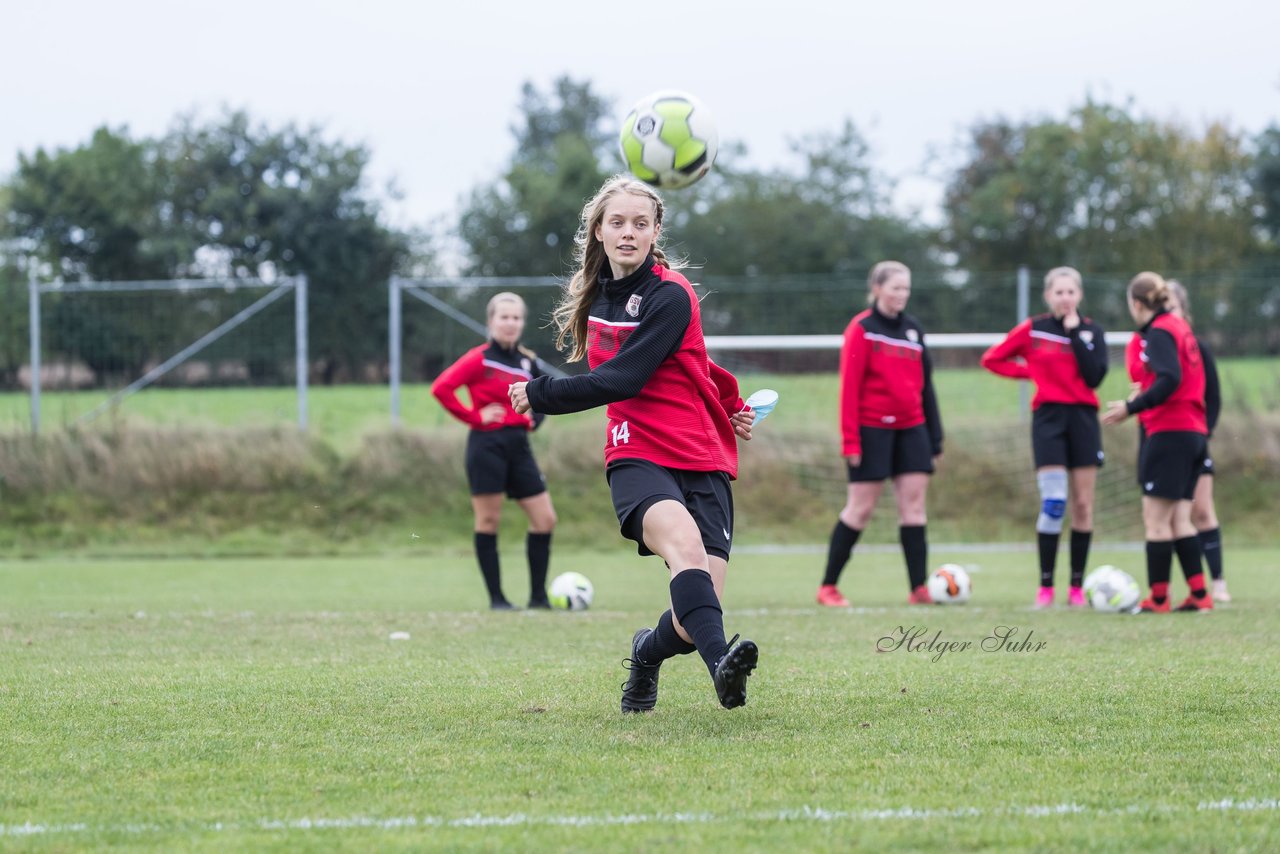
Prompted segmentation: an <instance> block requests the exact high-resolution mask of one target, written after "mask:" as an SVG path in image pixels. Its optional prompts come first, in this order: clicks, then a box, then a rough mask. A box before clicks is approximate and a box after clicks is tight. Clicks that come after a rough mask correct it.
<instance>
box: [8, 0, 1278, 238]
mask: <svg viewBox="0 0 1280 854" xmlns="http://www.w3.org/2000/svg"><path fill="white" fill-rule="evenodd" d="M0 8H2V9H3V11H0V29H2V30H3V32H4V34H5V38H4V40H3V42H4V44H3V48H2V49H0V104H2V105H3V113H2V114H0V115H3V120H2V121H0V176H7V175H9V174H11V173H12V171H13V170H14V168H15V167H16V165H17V157H18V154H19V152H27V153H30V152H32V151H34V150H35V149H36V148H37V147H40V146H44V147H47V148H49V147H74V146H75V145H78V144H81V143H83V142H85V141H87V140H88V138H89V136H90V134H91V133H92V131H93V129H94V128H96V127H98V126H100V125H103V124H107V125H110V126H112V127H113V128H118V127H121V126H127V127H128V128H129V130H130V131H131V133H132V134H133V135H134V136H135V137H139V136H146V135H152V134H160V133H162V132H164V131H165V130H166V129H167V128H168V127H169V126H170V124H171V122H172V120H173V118H174V116H175V115H177V114H178V113H180V112H187V111H193V110H194V111H196V112H197V113H198V114H199V115H201V116H202V117H205V118H213V117H216V116H218V115H219V113H220V110H221V109H222V108H223V107H224V106H227V107H232V108H244V109H247V110H248V111H249V112H250V114H251V115H252V116H253V117H254V118H255V119H256V120H259V121H265V122H266V123H268V124H270V125H272V126H273V127H278V126H280V125H282V124H284V123H286V122H296V123H298V124H301V125H312V124H319V125H320V126H322V127H323V128H324V129H325V132H326V134H327V135H329V136H330V137H334V138H339V139H342V140H343V141H345V142H348V143H363V144H365V145H367V146H368V147H369V148H370V150H371V151H372V154H373V156H372V164H371V167H372V168H371V172H372V175H371V177H372V178H373V179H374V181H375V188H376V190H377V191H378V192H379V193H381V191H382V188H383V187H384V186H385V185H386V183H387V182H388V181H392V180H394V182H395V184H396V185H397V186H398V188H399V189H400V191H401V192H402V193H403V195H404V199H403V201H402V202H399V203H393V204H390V205H389V206H388V211H389V213H390V214H391V216H392V220H393V221H394V222H395V223H396V224H397V225H427V224H428V223H429V222H430V221H432V220H435V219H437V218H443V219H444V221H445V222H446V223H451V222H452V220H453V216H452V215H453V214H454V213H455V212H456V211H457V210H458V207H459V199H460V198H461V197H462V196H464V195H465V194H466V192H467V191H468V190H469V189H470V188H472V187H474V186H475V185H476V184H478V183H481V182H488V181H490V180H492V179H493V178H494V177H496V175H497V174H498V172H499V170H500V169H501V167H502V166H503V165H504V164H505V163H506V162H507V160H508V158H509V157H510V154H511V150H512V137H511V134H510V131H509V128H510V126H511V125H512V123H513V122H514V121H515V119H516V117H517V115H518V111H517V104H518V99H519V91H520V87H521V85H522V84H523V83H524V82H525V81H526V80H529V81H532V82H534V83H535V85H537V86H538V87H539V88H540V89H542V90H543V91H547V90H548V89H549V86H550V84H551V82H552V81H553V80H554V79H555V78H557V77H559V76H561V75H566V74H567V75H569V76H571V77H572V78H574V79H575V80H589V81H591V83H592V85H593V89H594V90H595V91H596V92H597V93H598V94H600V95H603V96H605V97H608V98H611V99H613V100H614V101H615V103H616V104H617V108H618V110H619V112H625V109H626V108H627V107H628V106H629V105H630V104H631V103H632V102H634V101H636V100H638V99H639V98H640V97H641V96H643V95H645V94H647V93H648V92H650V91H652V90H655V89H662V88H676V89H685V90H688V91H690V92H693V93H695V94H697V95H698V96H699V97H700V98H701V99H702V100H703V102H704V103H705V104H706V105H707V106H708V107H709V108H710V110H711V111H712V113H713V114H714V115H715V116H716V118H717V121H718V124H719V128H720V134H721V139H722V141H723V140H729V141H740V142H743V143H745V144H746V146H747V148H748V150H749V153H750V155H751V156H750V162H751V163H752V164H753V165H756V166H787V165H790V164H791V163H792V161H791V160H790V159H789V155H788V151H789V148H788V144H789V142H790V141H792V140H795V139H796V138H798V137H800V136H802V135H806V134H810V133H818V132H831V131H835V130H836V129H837V128H838V127H839V126H840V124H841V123H842V122H843V120H844V119H845V118H851V119H853V120H854V122H855V123H856V124H857V125H858V127H859V128H860V129H861V130H862V131H863V132H864V134H865V135H866V136H867V137H868V139H869V140H870V142H871V144H872V146H873V149H874V152H875V163H876V164H877V165H878V166H879V167H880V168H881V169H883V170H884V171H887V172H889V173H890V174H892V175H893V176H894V177H896V178H897V179H898V180H899V182H900V183H899V192H898V194H897V197H896V199H895V201H896V203H897V205H898V206H899V208H900V209H903V210H907V209H910V208H913V207H914V208H921V209H923V210H924V212H925V214H926V215H929V213H930V209H931V208H932V207H933V205H934V204H935V203H936V200H937V198H938V197H939V194H940V187H939V186H938V184H937V182H936V181H935V180H932V179H930V178H928V177H927V176H926V175H925V174H924V173H923V166H924V162H925V160H926V157H927V155H928V153H929V151H930V150H938V149H941V150H946V149H947V148H948V147H950V146H953V145H954V144H955V143H956V142H957V140H959V139H960V138H961V130H962V129H963V128H964V127H965V126H967V125H969V124H970V123H972V122H973V121H974V120H975V119H978V118H992V117H995V116H997V115H1004V116H1008V117H1011V118H1027V117H1041V116H1056V117H1061V116H1063V115H1064V114H1065V113H1066V111H1067V109H1068V108H1069V107H1071V106H1074V105H1078V104H1079V103H1081V102H1082V101H1083V100H1084V98H1085V97H1086V96H1087V95H1090V94H1091V95H1092V96H1093V97H1094V98H1096V99H1103V100H1111V101H1120V102H1124V101H1128V100H1130V99H1131V100H1132V102H1133V104H1134V106H1135V107H1136V109H1137V111H1138V112H1140V113H1143V114H1146V115H1152V116H1156V117H1159V118H1166V119H1175V120H1179V121H1182V122H1185V123H1186V124H1188V125H1190V126H1192V127H1202V126H1203V125H1204V123H1205V122H1207V121H1209V120H1217V119H1221V120H1226V121H1228V122H1229V123H1230V124H1231V125H1233V126H1234V127H1237V128H1241V129H1244V130H1248V131H1250V132H1253V131H1257V130H1261V129H1262V128H1264V127H1266V126H1267V125H1269V124H1271V123H1272V122H1280V2H1277V0H1265V2H1264V0H1254V1H1253V2H1246V0H1214V2H1205V0H1199V1H1198V2H1187V3H1180V2H1177V0H1161V2H1151V0H1073V2H1069V3H1068V2H1061V3H1044V2H1036V0H972V2H968V3H956V2H954V0H949V2H931V3H913V2H901V1H900V2H897V3H866V2H860V0H775V2H768V3H764V2H756V0H738V2H723V0H711V2H699V0H685V1H684V2H679V3H675V2H667V0H657V1H656V2H643V0H641V2H632V3H616V2H615V3H607V2H603V3H590V4H588V3H583V2H577V0H535V2H486V0H425V1H424V2H410V0H403V2H389V0H359V2H357V0H348V2H333V1H332V0H307V2H300V0H254V2H248V0H220V2H218V3H198V4H197V3H189V2H182V0H113V2H105V3H104V2H101V0H95V2H85V0H66V2H58V0H49V2H30V0H13V2H6V3H5V4H4V6H3V7H0ZM197 10H198V11H197Z"/></svg>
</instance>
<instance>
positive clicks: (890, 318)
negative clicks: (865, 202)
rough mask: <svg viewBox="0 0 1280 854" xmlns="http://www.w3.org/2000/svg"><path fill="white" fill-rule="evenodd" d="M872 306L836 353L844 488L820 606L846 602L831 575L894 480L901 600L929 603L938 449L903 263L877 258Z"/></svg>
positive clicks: (926, 367)
mask: <svg viewBox="0 0 1280 854" xmlns="http://www.w3.org/2000/svg"><path fill="white" fill-rule="evenodd" d="M867 286H868V288H869V290H870V302H871V307H870V308H868V309H866V310H865V311H863V312H861V313H860V314H858V315H857V316H855V317H854V318H853V320H852V321H850V323H849V326H848V327H847V328H846V329H845V332H844V346H843V348H842V349H841V351H840V427H841V432H842V434H843V446H842V452H843V454H844V458H845V463H846V467H847V470H848V477H849V486H848V492H847V495H846V500H845V505H844V509H842V510H841V511H840V517H839V518H838V519H837V520H836V526H835V528H834V529H833V530H832V532H831V542H830V544H829V546H828V549H827V568H826V572H825V573H824V575H823V578H822V584H821V585H820V586H819V587H818V604H819V605H826V606H828V607H835V608H842V607H848V605H849V600H847V599H846V598H845V597H844V596H843V595H842V594H841V593H840V590H839V588H838V587H836V583H837V582H838V581H839V580H840V573H841V572H842V571H843V570H844V567H845V564H847V563H848V562H849V558H850V556H851V555H852V553H853V547H854V546H855V545H856V544H857V542H858V538H859V537H860V536H861V534H862V531H863V529H864V528H865V527H866V526H867V523H868V522H869V521H871V513H872V511H874V510H875V507H876V502H877V501H878V500H879V498H880V493H881V492H882V491H883V490H884V482H885V480H887V479H889V478H892V479H893V494H894V498H896V499H897V502H898V526H899V527H898V537H899V540H900V541H901V543H902V554H903V556H904V557H905V558H906V563H907V581H908V586H909V587H910V589H911V593H910V594H909V596H908V597H907V602H908V603H910V604H913V605H923V604H928V603H929V602H931V601H932V600H931V599H930V597H929V590H928V588H927V587H926V586H925V582H926V581H927V576H928V562H929V544H928V538H927V537H926V535H925V523H926V516H925V495H926V493H927V492H928V489H929V476H930V475H931V474H933V470H934V464H935V462H936V461H937V460H938V459H940V458H941V456H942V418H941V416H940V415H939V414H938V400H937V397H936V396H935V395H934V391H933V370H932V367H931V366H930V363H929V351H928V350H927V349H926V348H925V344H924V330H923V329H922V328H921V326H920V324H919V322H918V321H917V320H916V319H915V318H914V317H912V316H911V315H909V314H907V312H906V310H907V300H909V299H910V298H911V271H910V270H909V269H908V268H907V266H906V265H905V264H900V263H899V262H897V261H881V262H880V263H879V264H876V265H875V267H873V268H872V270H871V275H870V276H869V277H868V279H867Z"/></svg>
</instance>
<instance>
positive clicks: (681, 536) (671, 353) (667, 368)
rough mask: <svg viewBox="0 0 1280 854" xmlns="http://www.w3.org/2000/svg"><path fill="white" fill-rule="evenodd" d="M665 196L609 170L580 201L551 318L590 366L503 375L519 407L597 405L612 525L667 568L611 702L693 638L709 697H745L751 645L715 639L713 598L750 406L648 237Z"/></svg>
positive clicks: (643, 707) (720, 622)
mask: <svg viewBox="0 0 1280 854" xmlns="http://www.w3.org/2000/svg"><path fill="white" fill-rule="evenodd" d="M662 219H663V206H662V200H661V198H659V196H658V195H657V193H655V192H654V191H653V189H652V188H651V187H649V186H648V185H646V184H642V183H640V182H639V181H636V180H633V179H630V178H627V177H625V176H618V177H615V178H611V179H610V180H609V181H607V182H606V183H605V184H604V186H603V187H601V188H600V191H599V192H598V193H597V194H596V195H595V197H594V198H592V199H591V200H590V201H589V202H587V205H586V207H584V208H583V211H582V221H581V223H580V225H579V230H578V238H577V245H578V256H577V259H578V262H579V269H578V271H577V273H575V274H574V276H573V278H572V279H571V280H570V282H569V284H568V285H567V286H566V288H565V293H564V296H563V298H562V299H561V302H560V304H559V306H558V307H557V308H556V311H555V314H554V318H555V322H556V325H557V326H558V328H559V331H560V336H559V341H558V343H559V344H560V345H561V346H565V345H566V344H567V343H568V342H570V341H571V342H572V347H571V350H570V360H571V361H576V360H579V359H582V358H583V357H584V356H585V357H586V359H587V363H588V365H590V368H591V370H590V372H589V373H587V374H583V375H581V376H576V377H565V378H552V377H540V378H538V379H535V380H533V381H531V382H528V383H525V382H517V383H514V384H513V385H512V386H511V403H512V405H513V406H514V408H515V411H516V412H528V411H533V412H542V413H546V414H549V415H555V414H559V413H566V412H578V411H581V410H585V409H591V408H594V407H597V406H606V407H607V409H606V416H607V418H608V422H607V425H606V431H605V451H604V458H605V467H606V468H605V472H606V477H607V478H608V481H609V491H610V493H611V494H612V495H613V504H614V509H615V511H616V512H617V516H618V524H619V526H620V528H621V531H622V535H623V536H624V537H626V538H628V539H631V540H634V541H635V542H636V545H637V548H638V549H639V552H640V554H642V555H645V554H656V555H658V556H659V557H661V558H662V559H663V560H664V561H666V564H667V567H668V568H669V570H670V578H671V581H670V586H669V591H670V606H671V607H670V609H668V610H666V611H664V613H663V614H662V616H660V617H659V618H658V622H657V625H656V627H654V628H642V629H640V630H639V631H637V632H636V633H635V634H634V635H633V636H632V638H631V657H630V658H628V659H626V660H625V662H624V664H626V666H627V667H628V669H629V671H630V672H629V678H628V679H627V681H626V682H625V683H624V684H623V686H622V711H623V712H646V711H649V710H651V709H653V708H654V706H655V704H656V703H657V700H658V673H659V668H660V667H661V666H662V662H663V661H665V660H666V659H668V658H673V657H675V656H677V655H684V654H687V653H690V652H693V651H695V650H696V651H697V652H698V654H699V656H701V658H702V660H703V662H704V663H705V664H706V666H707V671H708V672H709V673H710V675H711V680H712V684H713V686H714V688H715V691H716V695H717V697H718V698H719V701H720V704H721V705H722V706H724V707H725V708H729V709H731V708H735V707H737V706H741V705H743V704H745V703H746V701H747V687H746V686H747V677H748V676H749V675H750V674H751V672H752V671H753V670H754V669H755V667H756V662H757V660H758V657H759V650H758V649H757V647H756V645H755V644H754V643H753V642H751V641H749V640H746V639H743V640H741V641H739V640H738V638H737V636H735V637H734V638H733V639H732V640H727V641H726V640H725V631H724V617H723V611H722V608H721V604H720V602H721V597H722V596H723V594H724V583H725V573H726V570H727V567H728V560H729V552H730V548H731V546H732V543H733V533H734V531H733V496H732V492H731V490H730V482H731V481H732V480H733V479H734V478H735V477H737V473H738V447H737V440H738V439H739V438H741V439H750V438H751V422H752V418H753V416H752V413H751V411H750V410H749V409H747V408H746V404H745V403H744V402H743V401H742V399H741V397H739V395H738V382H737V380H736V379H734V377H733V375H732V374H730V373H729V372H728V371H726V370H724V369H723V368H721V367H719V366H718V365H716V364H715V363H714V362H712V361H711V360H710V359H709V358H707V348H706V344H705V342H704V341H703V336H702V320H701V312H700V309H699V304H698V298H697V296H696V294H695V293H694V291H693V287H692V286H691V285H690V284H689V281H688V280H687V279H686V278H685V277H684V276H682V275H680V274H679V273H678V272H676V271H675V270H673V269H671V266H670V264H669V262H668V261H667V259H666V256H665V254H664V253H663V252H662V249H661V247H660V245H659V242H658V240H659V237H660V235H661V231H662Z"/></svg>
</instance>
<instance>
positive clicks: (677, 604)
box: [671, 569, 729, 674]
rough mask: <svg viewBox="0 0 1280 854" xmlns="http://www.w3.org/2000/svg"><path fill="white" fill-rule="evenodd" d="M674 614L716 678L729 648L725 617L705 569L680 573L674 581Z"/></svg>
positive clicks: (672, 587) (672, 584) (672, 598)
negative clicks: (721, 659) (716, 673)
mask: <svg viewBox="0 0 1280 854" xmlns="http://www.w3.org/2000/svg"><path fill="white" fill-rule="evenodd" d="M671 611H672V614H673V615H674V616H675V618H676V619H677V620H679V621H680V625H682V626H684V630H685V632H686V633H687V634H688V635H689V637H691V638H693V645H694V646H695V647H697V649H698V655H701V656H702V660H703V661H704V662H706V665H707V670H708V671H710V672H711V673H712V674H714V673H715V671H716V663H717V662H719V661H720V658H721V656H723V655H724V654H725V651H726V650H727V649H728V648H729V644H727V643H725V640H724V613H723V612H722V611H721V609H720V599H719V597H717V596H716V588H715V585H713V584H712V583H711V574H710V573H708V572H707V571H706V570H703V569H686V570H684V571H683V572H678V573H676V576H675V578H673V579H671Z"/></svg>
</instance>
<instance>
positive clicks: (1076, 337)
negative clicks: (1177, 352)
mask: <svg viewBox="0 0 1280 854" xmlns="http://www.w3.org/2000/svg"><path fill="white" fill-rule="evenodd" d="M1083 297H1084V281H1083V279H1082V278H1081V277H1080V273H1079V271H1077V270H1076V269H1075V268H1073V267H1056V268H1054V269H1052V270H1050V271H1049V273H1048V275H1046V276H1045V277H1044V301H1045V304H1046V305H1047V306H1048V307H1049V312H1048V313H1047V314H1041V315H1037V316H1036V317H1032V318H1029V319H1027V320H1024V321H1022V322H1021V323H1019V324H1018V325H1017V326H1015V327H1013V329H1012V330H1010V332H1009V334H1008V335H1006V336H1005V338H1004V340H1003V341H1001V342H1000V343H998V344H996V345H994V346H992V347H991V349H989V350H987V352H986V353H984V354H983V355H982V367H984V368H986V369H987V370H989V371H991V372H992V373H994V374H998V375H1000V376H1002V377H1011V378H1013V379H1021V380H1027V379H1029V380H1031V381H1032V382H1033V383H1035V386H1036V393H1035V397H1034V398H1032V400H1031V410H1032V416H1031V447H1032V454H1033V456H1034V458H1035V467H1036V486H1037V488H1038V489H1039V491H1040V514H1039V516H1037V517H1036V544H1037V548H1038V551H1039V553H1040V588H1039V590H1038V591H1037V592H1036V601H1035V607H1037V608H1048V607H1050V606H1051V605H1053V575H1054V569H1055V566H1056V564H1057V561H1058V542H1059V540H1060V539H1061V536H1062V524H1063V518H1064V517H1065V516H1066V512H1067V507H1068V501H1070V509H1071V586H1070V589H1069V591H1068V593H1067V605H1068V606H1069V607H1073V608H1083V607H1085V605H1086V604H1087V603H1086V601H1085V598H1084V589H1083V587H1082V585H1083V584H1084V572H1085V567H1086V566H1087V565H1088V562H1089V545H1090V542H1091V541H1092V539H1093V496H1094V489H1095V485H1096V483H1097V478H1098V467H1099V466H1101V465H1102V462H1103V454H1102V431H1101V429H1100V428H1099V426H1098V396H1097V394H1096V393H1095V392H1094V389H1096V388H1097V387H1098V386H1099V385H1100V384H1101V383H1102V380H1103V378H1104V377H1105V376H1106V375H1107V343H1106V338H1105V333H1104V332H1103V330H1102V327H1101V326H1099V325H1098V324H1097V323H1094V322H1093V321H1092V320H1091V319H1089V318H1087V317H1083V316H1081V314H1080V301H1081V299H1083Z"/></svg>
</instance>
